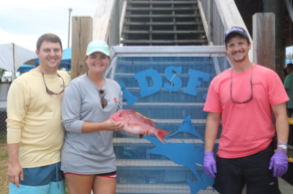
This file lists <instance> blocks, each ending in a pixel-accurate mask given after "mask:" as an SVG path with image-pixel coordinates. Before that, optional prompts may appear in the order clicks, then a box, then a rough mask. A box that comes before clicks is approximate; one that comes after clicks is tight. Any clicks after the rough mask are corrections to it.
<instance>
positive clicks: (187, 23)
mask: <svg viewBox="0 0 293 194" xmlns="http://www.w3.org/2000/svg"><path fill="white" fill-rule="evenodd" d="M199 24H200V25H202V22H124V25H126V26H132V25H133V26H134V25H138V26H144V25H153V26H154V25H159V26H162V25H163V26H173V25H177V26H178V25H199Z"/></svg>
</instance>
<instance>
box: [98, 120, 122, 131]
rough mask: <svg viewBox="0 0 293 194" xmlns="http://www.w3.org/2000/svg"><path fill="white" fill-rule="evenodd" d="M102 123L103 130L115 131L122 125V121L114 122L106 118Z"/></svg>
mask: <svg viewBox="0 0 293 194" xmlns="http://www.w3.org/2000/svg"><path fill="white" fill-rule="evenodd" d="M103 124H104V127H105V130H108V131H114V130H115V131H117V130H120V129H123V127H124V124H123V123H121V122H117V123H114V122H112V121H111V120H107V121H105V122H104V123H103Z"/></svg>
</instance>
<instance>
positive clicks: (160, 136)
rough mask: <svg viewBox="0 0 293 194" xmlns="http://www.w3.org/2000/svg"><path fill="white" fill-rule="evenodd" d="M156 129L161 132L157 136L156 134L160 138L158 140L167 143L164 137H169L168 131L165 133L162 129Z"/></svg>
mask: <svg viewBox="0 0 293 194" xmlns="http://www.w3.org/2000/svg"><path fill="white" fill-rule="evenodd" d="M156 129H158V131H159V132H158V133H157V134H155V135H156V136H157V137H158V139H159V140H160V141H161V142H163V143H165V141H164V137H165V136H167V135H169V134H170V133H169V132H168V131H165V130H163V129H160V128H156Z"/></svg>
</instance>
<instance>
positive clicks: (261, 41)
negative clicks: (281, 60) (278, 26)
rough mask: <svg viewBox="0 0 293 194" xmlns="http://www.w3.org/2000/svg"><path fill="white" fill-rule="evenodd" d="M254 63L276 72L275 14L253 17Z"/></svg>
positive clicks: (258, 14)
mask: <svg viewBox="0 0 293 194" xmlns="http://www.w3.org/2000/svg"><path fill="white" fill-rule="evenodd" d="M253 62H254V63H256V64H260V65H263V66H266V67H268V68H270V69H272V70H275V14H273V13H257V14H254V15H253Z"/></svg>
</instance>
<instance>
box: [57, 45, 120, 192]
mask: <svg viewBox="0 0 293 194" xmlns="http://www.w3.org/2000/svg"><path fill="white" fill-rule="evenodd" d="M85 61H86V63H87V65H88V68H89V70H88V72H87V73H86V74H84V75H81V76H80V77H78V78H76V79H74V80H73V81H71V82H70V83H69V85H68V86H67V88H66V90H65V93H64V97H63V101H62V123H63V125H64V127H65V130H66V134H65V142H64V145H63V148H62V153H61V170H62V171H63V172H64V174H65V178H66V183H67V187H68V191H69V193H70V194H75V193H76V194H80V193H88V194H90V192H91V190H93V191H94V193H95V194H108V193H109V194H110V193H111V194H114V193H115V189H116V163H115V154H114V151H113V143H112V135H113V131H114V130H118V129H121V128H123V125H122V124H120V123H117V124H114V123H112V122H111V121H110V120H109V117H110V116H111V115H112V114H113V113H115V112H116V111H117V110H119V109H121V108H122V91H121V88H120V86H119V84H118V83H117V82H115V81H114V80H110V79H106V78H105V77H104V76H103V73H104V71H105V70H106V68H107V66H108V63H109V48H108V45H107V43H105V42H104V41H93V42H91V43H90V44H89V45H88V48H87V52H86V58H85Z"/></svg>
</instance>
